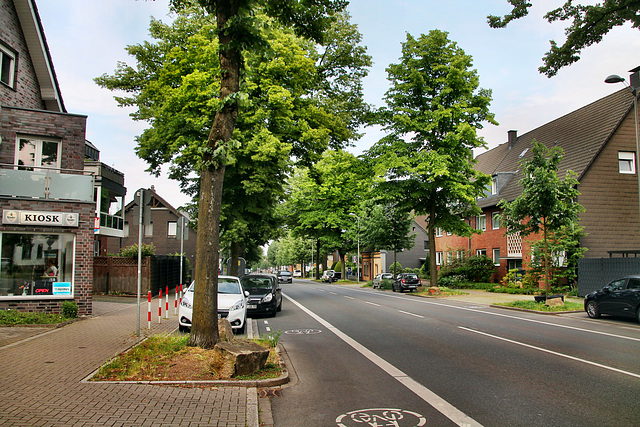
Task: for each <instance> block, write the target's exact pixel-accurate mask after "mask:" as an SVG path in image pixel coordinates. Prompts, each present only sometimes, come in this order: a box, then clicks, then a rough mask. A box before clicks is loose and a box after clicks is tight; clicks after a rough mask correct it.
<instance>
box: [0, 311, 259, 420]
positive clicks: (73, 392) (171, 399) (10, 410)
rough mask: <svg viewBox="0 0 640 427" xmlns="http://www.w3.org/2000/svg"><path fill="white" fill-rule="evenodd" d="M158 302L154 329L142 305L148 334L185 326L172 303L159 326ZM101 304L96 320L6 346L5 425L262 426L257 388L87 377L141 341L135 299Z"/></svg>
mask: <svg viewBox="0 0 640 427" xmlns="http://www.w3.org/2000/svg"><path fill="white" fill-rule="evenodd" d="M154 302H155V305H154ZM154 302H152V305H151V307H152V310H154V307H155V311H152V315H155V316H153V317H152V322H151V325H152V329H151V330H150V331H149V330H148V329H147V304H146V303H143V304H142V306H141V325H140V333H141V338H143V337H144V336H147V335H150V334H157V333H161V332H171V331H173V330H175V329H176V328H177V326H178V318H177V316H175V315H173V307H170V309H169V313H170V314H169V318H168V319H165V318H163V319H162V322H161V323H160V324H158V300H157V299H156V300H155V301H154ZM94 310H95V314H94V317H91V318H89V319H86V320H81V321H78V322H75V323H73V324H71V325H67V326H65V327H63V328H58V329H51V330H48V331H46V332H44V333H43V334H41V335H37V336H34V337H31V338H28V339H23V340H21V341H16V342H13V343H11V344H8V345H4V346H3V347H0V360H2V370H1V374H0V390H2V391H1V392H0V407H1V408H2V415H0V426H154V427H159V426H175V425H184V426H205V425H206V426H232V427H236V426H237V427H244V426H245V425H246V426H250V427H257V425H258V408H257V402H258V399H257V391H256V389H255V388H244V387H211V386H201V387H198V388H189V387H179V386H175V387H174V386H166V385H163V386H160V385H144V384H104V383H103V384H101V383H99V382H95V383H94V382H82V380H83V379H84V378H86V377H87V376H89V375H90V374H91V373H93V372H94V371H95V370H96V369H97V368H98V367H100V366H101V365H102V364H104V363H105V362H106V361H108V360H109V359H110V358H112V357H113V356H115V355H117V354H118V353H120V352H122V351H124V350H126V349H128V348H129V347H131V346H133V345H134V344H135V343H137V342H138V341H139V339H138V338H137V337H136V317H137V312H136V304H135V303H133V304H131V303H129V304H126V303H111V302H94ZM163 315H164V314H163Z"/></svg>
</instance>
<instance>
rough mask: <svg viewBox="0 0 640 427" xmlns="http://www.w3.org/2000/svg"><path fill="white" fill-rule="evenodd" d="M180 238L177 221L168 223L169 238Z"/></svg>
mask: <svg viewBox="0 0 640 427" xmlns="http://www.w3.org/2000/svg"><path fill="white" fill-rule="evenodd" d="M177 236H178V223H177V222H176V221H169V222H168V223H167V237H177Z"/></svg>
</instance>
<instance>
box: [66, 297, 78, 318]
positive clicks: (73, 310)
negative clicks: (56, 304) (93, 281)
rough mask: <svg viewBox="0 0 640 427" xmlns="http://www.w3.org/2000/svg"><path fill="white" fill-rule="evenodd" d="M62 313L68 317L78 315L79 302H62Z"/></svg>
mask: <svg viewBox="0 0 640 427" xmlns="http://www.w3.org/2000/svg"><path fill="white" fill-rule="evenodd" d="M62 315H63V316H64V317H66V318H68V319H75V318H76V317H78V304H76V302H75V301H63V302H62Z"/></svg>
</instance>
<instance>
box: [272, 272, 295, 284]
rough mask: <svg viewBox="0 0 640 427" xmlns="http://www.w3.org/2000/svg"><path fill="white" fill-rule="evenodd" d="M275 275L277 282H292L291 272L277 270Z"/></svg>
mask: <svg viewBox="0 0 640 427" xmlns="http://www.w3.org/2000/svg"><path fill="white" fill-rule="evenodd" d="M276 276H277V277H278V283H293V277H292V276H291V273H290V272H288V271H286V270H282V271H278V273H277V274H276Z"/></svg>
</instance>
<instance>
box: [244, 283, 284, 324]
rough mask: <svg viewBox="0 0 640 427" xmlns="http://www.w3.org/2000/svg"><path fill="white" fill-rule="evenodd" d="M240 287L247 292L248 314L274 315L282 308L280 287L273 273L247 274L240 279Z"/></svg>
mask: <svg viewBox="0 0 640 427" xmlns="http://www.w3.org/2000/svg"><path fill="white" fill-rule="evenodd" d="M240 283H242V287H243V288H244V290H245V291H247V292H249V296H248V297H247V313H248V314H268V315H270V316H275V315H276V312H278V311H280V310H282V289H281V288H280V286H278V278H277V277H276V276H274V275H273V274H249V275H247V276H244V277H243V278H242V279H240Z"/></svg>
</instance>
